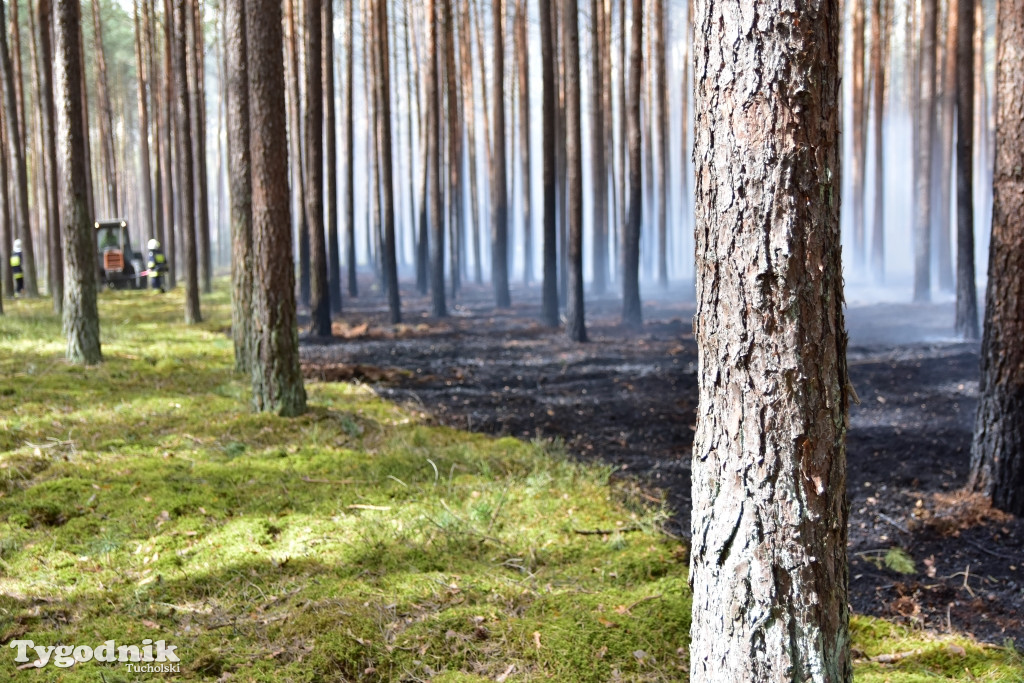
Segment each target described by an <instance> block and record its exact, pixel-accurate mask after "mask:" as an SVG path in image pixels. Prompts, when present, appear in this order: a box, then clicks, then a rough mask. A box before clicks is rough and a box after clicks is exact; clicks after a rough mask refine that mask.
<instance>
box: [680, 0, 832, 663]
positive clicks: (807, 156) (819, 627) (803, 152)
mask: <svg viewBox="0 0 1024 683" xmlns="http://www.w3.org/2000/svg"><path fill="white" fill-rule="evenodd" d="M696 8H697V17H696V19H697V21H696V27H697V28H696V30H695V46H694V53H695V57H696V59H695V62H694V64H695V71H694V73H695V86H696V90H695V94H696V119H697V120H698V121H700V122H701V125H700V126H699V127H698V129H697V131H696V141H695V148H694V161H695V163H696V165H697V171H696V179H697V182H696V197H697V214H696V215H697V229H696V235H697V246H696V253H697V316H696V318H695V330H694V335H695V337H696V339H697V343H698V351H699V371H698V381H699V386H700V407H699V409H698V411H697V430H696V434H695V441H694V453H693V518H692V522H691V529H692V533H693V549H692V556H691V565H690V566H691V571H690V583H691V585H692V588H693V622H692V626H691V629H690V633H691V636H692V641H691V646H690V674H691V677H690V680H691V681H693V682H694V683H702V682H704V681H783V680H785V681H815V682H832V681H850V680H851V678H852V661H851V658H850V650H849V648H850V643H849V633H848V619H849V607H848V600H847V595H848V568H847V561H846V539H847V513H848V504H847V502H846V454H845V439H846V428H847V388H848V386H849V384H848V379H847V370H846V334H845V329H844V322H843V311H842V305H843V292H842V287H843V285H842V267H841V263H840V234H839V187H840V183H839V168H840V159H839V142H838V141H839V134H838V133H839V116H838V114H839V101H840V97H839V93H840V90H839V36H840V17H841V12H840V10H839V3H838V0H798V1H796V2H782V1H781V0H772V1H771V2H768V3H762V4H761V5H759V8H758V12H757V13H754V12H753V11H752V10H751V9H750V6H749V5H748V4H746V3H741V2H736V1H735V0H723V1H714V0H710V1H709V0H700V2H698V3H697V4H696Z"/></svg>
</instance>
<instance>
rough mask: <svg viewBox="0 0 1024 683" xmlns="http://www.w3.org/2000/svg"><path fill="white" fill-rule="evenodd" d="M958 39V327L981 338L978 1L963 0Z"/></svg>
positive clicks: (966, 334) (967, 336) (959, 9)
mask: <svg viewBox="0 0 1024 683" xmlns="http://www.w3.org/2000/svg"><path fill="white" fill-rule="evenodd" d="M957 13H958V14H959V17H958V23H957V42H956V84H955V85H956V235H957V237H956V246H957V252H956V331H957V334H959V335H961V336H962V337H963V338H964V339H968V340H971V339H977V338H978V292H977V285H976V284H975V278H976V275H975V272H974V194H973V189H974V166H973V164H974V28H975V27H974V3H973V2H970V1H969V0H960V1H959V4H958V5H957Z"/></svg>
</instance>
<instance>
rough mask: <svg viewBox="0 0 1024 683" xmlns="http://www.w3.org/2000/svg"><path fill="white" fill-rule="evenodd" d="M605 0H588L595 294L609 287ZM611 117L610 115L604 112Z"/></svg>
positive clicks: (592, 281) (592, 286)
mask: <svg viewBox="0 0 1024 683" xmlns="http://www.w3.org/2000/svg"><path fill="white" fill-rule="evenodd" d="M603 5H604V0H591V3H590V15H591V16H590V20H591V27H592V31H591V36H592V39H591V43H592V44H591V48H590V57H591V62H590V76H591V81H590V93H591V97H592V98H593V99H592V101H591V105H590V115H591V119H590V161H591V174H592V178H593V182H592V187H593V200H594V201H593V212H592V214H591V215H592V216H593V226H594V227H593V230H592V231H591V234H592V236H593V241H594V243H593V244H592V245H591V247H592V248H591V258H592V261H593V278H592V280H591V283H590V286H591V288H592V289H593V291H594V293H595V294H604V291H605V289H606V288H607V286H608V161H607V157H606V156H605V153H606V151H607V149H606V146H605V125H604V117H605V114H606V112H605V109H604V46H603V45H602V42H603V41H602V39H601V34H602V30H601V24H602V23H603V19H602V17H601V15H602V14H603V10H602V7H603ZM607 115H608V116H611V112H607Z"/></svg>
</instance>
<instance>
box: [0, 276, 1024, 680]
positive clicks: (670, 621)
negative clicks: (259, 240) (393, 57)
mask: <svg viewBox="0 0 1024 683" xmlns="http://www.w3.org/2000/svg"><path fill="white" fill-rule="evenodd" d="M220 284H221V286H220V287H219V288H218V290H217V292H216V293H215V294H214V295H213V296H211V297H207V298H206V299H204V302H203V312H204V315H205V316H206V319H207V320H208V322H206V323H203V324H202V325H198V326H193V327H186V326H185V325H183V324H182V323H181V322H180V319H181V317H182V316H181V310H182V308H181V298H180V292H179V293H172V294H169V295H167V296H165V297H159V296H156V295H154V294H151V293H149V292H145V293H142V292H124V293H113V292H104V293H103V294H102V295H101V299H100V311H101V319H102V322H101V327H102V337H103V353H104V358H105V362H104V363H103V364H102V365H100V366H97V367H91V368H82V367H75V366H71V365H68V364H67V363H66V362H65V361H64V360H63V347H64V345H63V339H62V338H61V334H60V321H59V320H58V319H57V318H56V317H55V316H54V315H53V314H52V313H50V305H49V303H48V302H46V301H9V302H5V313H6V315H4V316H0V634H2V638H0V642H2V644H3V648H2V649H0V679H3V680H7V679H12V680H26V681H28V680H47V681H48V680H62V681H98V680H104V681H107V682H108V683H114V682H115V681H132V680H154V679H161V678H163V679H164V680H218V679H223V680H229V679H230V680H238V681H248V680H255V681H335V680H337V681H341V680H351V681H356V680H367V681H398V680H408V681H416V680H434V681H482V680H508V681H525V680H553V681H612V680H631V681H647V680H650V681H675V680H685V679H686V670H687V655H686V648H687V645H688V635H687V634H688V629H689V610H690V602H689V592H688V588H687V585H686V548H685V547H684V546H683V545H682V544H681V543H680V542H679V541H678V540H675V539H672V538H670V537H668V536H667V535H665V534H664V533H662V532H660V531H659V523H660V521H661V520H662V519H663V518H664V511H662V510H660V509H652V508H649V507H646V508H645V507H642V506H640V505H638V504H634V503H633V502H632V499H631V497H630V496H629V494H628V492H625V491H620V490H613V489H612V488H611V487H610V486H609V484H608V478H609V470H608V469H606V468H602V467H594V466H583V465H579V464H575V463H573V462H571V461H570V460H569V459H568V458H567V457H566V456H565V454H564V453H563V452H562V451H561V449H560V448H559V447H558V445H557V444H549V443H525V442H521V441H517V440H514V439H509V438H505V439H493V438H487V437H483V436H479V435H473V434H469V433H465V432H459V431H455V430H452V429H447V428H442V427H435V426H429V425H427V424H425V423H424V421H423V419H422V416H421V415H420V414H419V413H418V412H416V411H414V410H408V409H405V408H402V407H399V406H396V405H394V404H391V403H387V402H385V401H382V400H380V399H379V398H377V397H376V396H375V395H374V394H373V392H372V391H371V390H370V389H369V388H367V387H364V386H359V385H355V384H344V383H334V384H320V383H310V384H307V390H308V391H309V394H310V406H311V409H310V411H309V413H308V414H306V415H304V416H302V417H300V418H296V419H283V418H279V417H276V416H271V415H256V414H253V413H251V412H250V411H249V408H248V393H249V390H248V383H247V381H246V379H245V378H244V377H240V376H238V375H236V374H235V373H234V372H233V371H232V365H233V364H232V344H231V341H230V338H229V337H228V336H227V333H226V326H227V324H228V323H227V321H228V320H229V319H230V311H229V302H228V299H227V294H226V285H224V284H223V283H220ZM595 529H601V530H606V531H609V532H610V533H605V534H579V533H576V532H577V531H580V530H585V531H590V530H595ZM853 636H854V647H855V651H856V654H857V656H858V664H857V672H858V680H864V681H872V682H874V681H879V682H881V681H893V682H894V683H896V682H904V681H906V682H909V681H934V680H963V681H969V680H983V681H1021V680H1024V660H1022V658H1021V657H1020V656H1019V655H1018V654H1017V653H1015V652H1014V651H1012V650H1009V649H1003V648H992V647H988V646H981V645H978V644H976V643H973V642H971V641H969V640H967V639H963V638H960V639H949V638H942V639H940V638H934V637H930V636H927V635H925V634H921V633H918V632H912V631H907V630H906V629H902V628H899V627H897V626H894V625H892V624H889V623H887V622H884V621H879V620H870V619H861V618H858V619H856V620H855V622H854V628H853ZM147 638H149V639H153V640H158V639H163V640H165V641H166V642H167V643H169V644H174V645H176V646H177V647H178V650H177V653H178V655H179V656H180V658H181V662H180V665H179V666H180V671H179V672H177V673H170V674H168V673H155V674H145V673H143V674H139V673H132V672H129V671H127V670H126V669H125V667H124V666H123V665H118V664H104V663H99V662H95V661H92V662H86V663H80V664H76V665H75V666H73V667H70V668H57V667H55V666H54V665H53V664H52V663H51V664H49V665H48V666H47V667H45V668H44V669H43V670H24V669H19V668H18V666H19V663H18V662H15V660H14V658H15V654H16V652H15V650H14V649H11V648H9V644H10V643H11V642H12V641H15V640H19V639H29V640H33V641H34V642H35V643H36V644H37V645H60V644H75V645H91V646H96V645H99V644H100V643H102V642H103V641H106V640H111V639H112V640H114V641H116V642H117V643H118V644H140V643H141V642H142V641H143V639H147ZM888 654H896V655H899V656H898V657H897V658H896V659H895V661H893V662H891V663H885V662H880V661H872V659H871V658H872V657H876V658H877V656H878V655H888Z"/></svg>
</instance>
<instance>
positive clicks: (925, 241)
mask: <svg viewBox="0 0 1024 683" xmlns="http://www.w3.org/2000/svg"><path fill="white" fill-rule="evenodd" d="M921 9H922V13H921V56H920V69H921V77H920V82H919V85H918V91H917V92H918V93H919V95H918V103H919V105H918V109H917V118H916V123H915V125H916V126H917V153H916V155H915V169H914V176H915V177H914V301H917V302H922V301H930V300H931V296H932V294H931V288H932V284H931V282H932V268H931V263H932V172H931V168H932V139H933V138H934V136H935V30H936V16H935V15H936V14H937V11H936V0H923V3H922V7H921Z"/></svg>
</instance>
